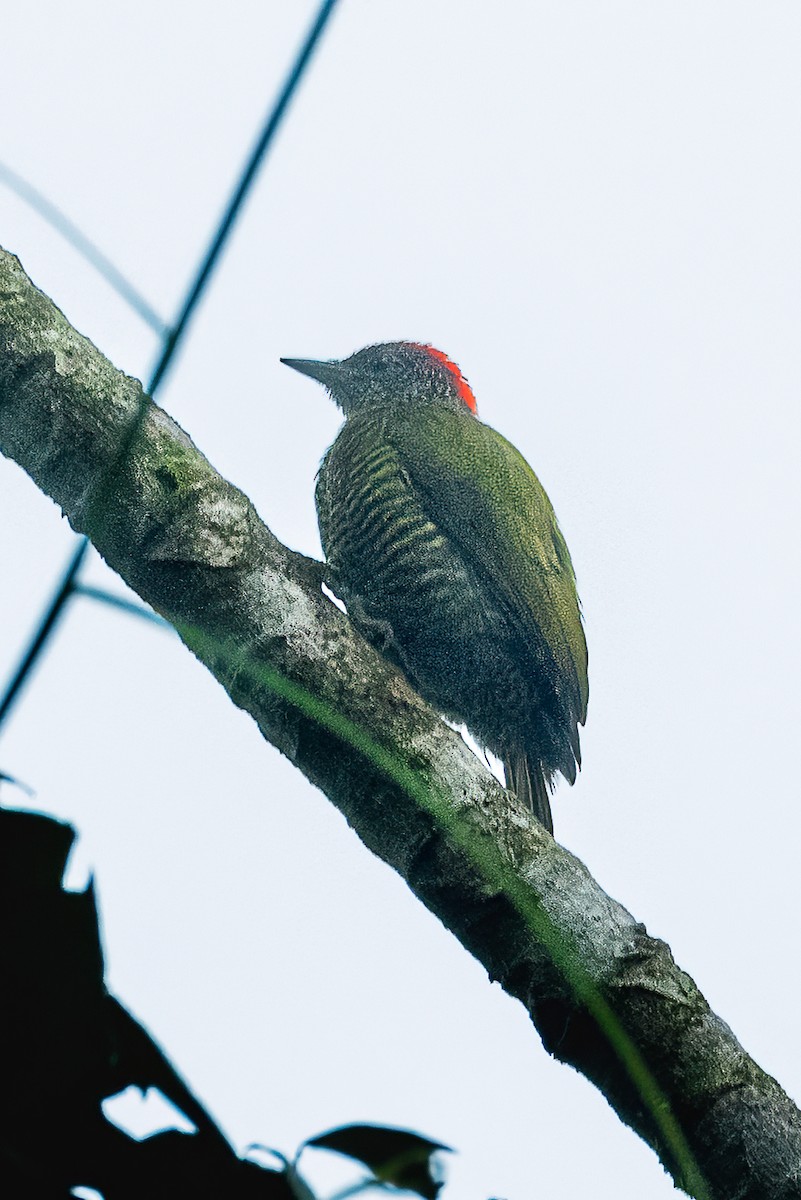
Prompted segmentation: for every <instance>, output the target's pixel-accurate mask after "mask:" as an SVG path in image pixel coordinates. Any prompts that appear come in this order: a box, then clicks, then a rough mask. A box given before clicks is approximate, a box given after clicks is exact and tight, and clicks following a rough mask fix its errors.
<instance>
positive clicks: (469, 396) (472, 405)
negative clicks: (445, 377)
mask: <svg viewBox="0 0 801 1200" xmlns="http://www.w3.org/2000/svg"><path fill="white" fill-rule="evenodd" d="M423 349H424V350H427V351H428V353H429V354H430V355H431V357H432V358H435V359H436V360H437V362H439V363H442V365H443V367H447V368H448V370H449V371H450V373H451V375H452V376H453V377H454V379H455V380H456V391H457V392H458V393H459V398H460V399H461V400H464V402H465V404H466V405H467V407H468V408H469V409H470V411H471V413H475V414H476V416H478V405H477V404H476V398H475V396H474V395H473V390H472V388H471V387H470V384H469V383H468V382H467V380H466V379H465V377H464V375H463V374H462V372H461V371H460V369H459V367H457V365H456V363H455V362H454V361H453V359H451V358H448V356H447V354H443V352H442V351H441V350H435V349H434V347H433V346H424V347H423Z"/></svg>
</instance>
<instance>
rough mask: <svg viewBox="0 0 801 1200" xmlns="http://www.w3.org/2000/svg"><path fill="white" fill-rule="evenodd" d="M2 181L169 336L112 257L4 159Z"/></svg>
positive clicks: (0, 165)
mask: <svg viewBox="0 0 801 1200" xmlns="http://www.w3.org/2000/svg"><path fill="white" fill-rule="evenodd" d="M0 183H4V184H5V185H6V187H8V188H9V189H10V190H11V191H12V192H14V194H15V195H16V196H19V198H20V200H24V201H25V203H26V204H28V205H29V206H30V207H31V208H32V209H33V210H34V212H37V213H38V214H39V216H40V217H42V218H43V219H44V220H45V221H47V223H48V224H49V225H52V226H53V228H54V229H56V230H57V231H58V232H59V233H60V234H61V236H62V237H63V238H65V239H66V241H68V242H69V244H70V245H71V246H72V247H73V248H74V249H75V250H77V251H78V253H79V254H81V255H83V257H84V258H85V259H86V261H87V262H88V263H90V264H91V266H93V267H94V269H95V270H96V271H97V272H98V274H100V275H102V276H103V278H104V279H105V281H106V283H109V284H110V285H111V286H112V287H113V288H114V291H115V292H117V294H118V295H119V296H122V298H123V300H125V302H126V303H127V304H128V305H130V307H131V308H132V309H133V310H134V312H137V313H138V314H139V316H140V317H141V318H142V320H143V321H145V322H146V323H147V324H148V325H149V326H150V328H151V329H153V330H155V332H156V333H157V334H158V335H159V337H162V338H163V337H166V336H167V334H168V332H169V327H168V325H167V322H166V321H165V320H163V318H162V317H160V316H159V314H158V313H157V312H156V310H155V309H154V308H153V306H152V305H151V304H150V303H149V302H148V301H147V300H146V299H145V297H144V296H143V295H142V293H141V292H139V291H137V289H136V288H135V287H134V285H133V284H132V283H131V281H130V280H129V279H126V278H125V276H124V275H123V273H122V271H120V270H119V268H117V267H115V266H114V263H113V262H112V261H111V259H109V258H106V256H105V254H104V253H103V251H102V250H100V249H99V248H98V247H97V246H96V245H95V244H94V242H93V241H91V240H90V239H89V238H88V237H87V236H86V234H85V233H83V232H82V231H81V230H80V229H79V228H78V226H77V225H76V224H75V223H74V222H73V221H71V220H70V219H69V217H68V216H66V215H65V214H64V213H63V212H62V211H61V209H60V208H56V206H55V204H53V203H51V201H50V200H48V198H47V196H44V195H42V193H41V192H40V191H39V190H38V188H35V187H34V186H33V184H32V183H28V181H27V179H23V178H22V176H21V175H18V174H17V172H16V171H12V170H11V168H10V167H7V166H6V165H5V163H2V162H0Z"/></svg>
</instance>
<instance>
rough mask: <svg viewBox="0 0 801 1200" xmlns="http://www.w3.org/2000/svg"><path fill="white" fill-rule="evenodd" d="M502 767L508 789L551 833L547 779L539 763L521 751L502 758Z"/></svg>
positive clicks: (551, 818)
mask: <svg viewBox="0 0 801 1200" xmlns="http://www.w3.org/2000/svg"><path fill="white" fill-rule="evenodd" d="M503 769H504V771H505V772H506V786H507V788H508V789H509V791H510V792H514V794H515V795H516V796H517V798H518V800H522V801H523V803H524V804H526V805H528V807H529V808H530V809H531V811H532V812H533V813H534V816H535V817H536V818H537V820H538V821H539V822H540V824H541V825H544V826H545V828H546V829H547V830H548V832H549V833H553V817H552V816H551V801H550V796H549V792H548V781H547V780H546V778H545V773H544V771H543V769H542V766H541V765H540V763H538V762H537V761H536V760H535V759H530V758H529V757H528V755H527V754H525V753H523V752H522V751H521V752H518V753H514V754H510V755H509V757H508V758H504V760H503Z"/></svg>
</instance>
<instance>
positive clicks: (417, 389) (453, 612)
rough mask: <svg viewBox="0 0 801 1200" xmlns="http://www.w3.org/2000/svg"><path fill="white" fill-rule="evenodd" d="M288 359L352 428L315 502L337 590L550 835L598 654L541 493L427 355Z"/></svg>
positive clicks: (405, 350) (408, 351) (413, 348)
mask: <svg viewBox="0 0 801 1200" xmlns="http://www.w3.org/2000/svg"><path fill="white" fill-rule="evenodd" d="M281 361H282V362H284V363H286V365H287V366H289V367H294V369H295V370H296V371H300V372H301V373H302V374H304V375H310V376H311V377H312V379H317V380H319V382H320V383H322V384H324V386H325V387H326V388H327V389H328V391H329V392H330V394H331V396H332V398H333V399H334V400H335V401H336V403H337V404H338V405H339V407H340V408H341V409H342V411H343V413H344V414H345V423H344V425H343V426H342V428H341V430H340V432H339V434H338V435H337V438H336V440H335V441H334V444H333V445H332V446H331V448H330V449H329V450H328V452H327V454H326V455H325V458H324V459H323V462H322V465H321V467H320V474H319V476H318V480H317V492H316V500H317V514H318V519H319V522H320V535H321V538H322V544H323V550H324V552H325V556H326V560H327V564H328V566H327V571H328V575H327V581H328V583H329V586H330V588H331V590H332V591H333V592H334V593H335V594H336V595H337V596H339V597H340V598H341V599H342V600H344V602H345V604H346V605H347V609H348V613H349V615H350V617H351V619H352V620H353V622H354V624H355V625H356V626H357V628H358V629H360V630H361V632H362V633H363V634H364V636H365V637H366V638H367V639H368V640H369V641H371V642H372V643H373V644H374V645H375V646H376V647H377V648H378V649H379V650H380V651H381V652H382V653H383V654H385V655H386V656H387V657H388V658H390V659H391V660H392V661H393V662H395V663H396V664H397V665H398V666H400V667H401V669H402V670H403V671H404V672H405V674H406V676H407V677H408V679H409V681H410V682H411V684H412V685H413V686H414V687H415V688H416V689H417V690H418V691H419V692H420V694H421V695H422V696H423V697H424V698H425V699H426V700H428V701H429V702H430V703H431V704H432V705H433V706H434V707H435V708H437V709H438V710H439V711H440V712H441V713H443V714H444V715H445V716H447V717H449V718H450V719H451V720H452V721H457V722H463V723H464V724H465V725H466V726H467V728H468V729H469V730H470V732H471V733H472V734H473V736H474V737H475V738H476V740H477V741H478V742H480V743H481V744H482V745H483V746H484V747H486V748H487V749H489V750H492V751H493V752H494V753H495V754H497V755H499V756H500V758H501V759H502V760H503V763H504V767H505V770H506V782H507V786H508V787H509V788H511V789H512V790H513V791H514V792H516V794H517V795H518V797H519V798H520V799H521V800H523V801H524V802H525V803H527V804H528V805H530V807H531V808H532V810H533V812H534V813H535V815H536V816H537V817H538V818H539V820H540V821H541V822H542V823H543V825H545V826H546V827H547V828H548V829H550V830H553V824H552V820H551V809H550V803H549V798H548V794H549V788H550V786H551V785H552V781H553V777H554V774H555V773H556V772H557V771H561V773H562V774H563V775H564V776H565V777H566V778H567V779H569V780H570V782H571V783H573V781H574V780H575V778H576V768H577V766H578V765H579V764H580V761H581V756H580V750H579V736H578V726H579V725H583V724H584V720H585V717H586V714H587V692H588V689H587V645H586V642H585V640H584V630H583V628H582V622H581V614H580V611H579V602H578V596H577V594H576V579H575V574H574V572H573V565H572V563H571V561H570V555H569V553H568V550H567V546H566V545H565V541H564V538H563V537H562V534H561V532H560V530H559V526H558V525H557V523H556V517H555V515H554V511H553V508H552V507H551V503H550V501H549V500H548V497H547V496H546V494H545V491H544V489H543V487H542V484H541V483H540V482H539V480H538V479H537V476H536V475H535V474H534V472H533V471H532V469H531V467H530V466H529V465H528V463H527V462H526V460H525V459H524V458H523V456H522V455H521V454H520V453H519V452H518V451H517V450H516V449H515V447H514V446H512V445H511V444H510V443H509V442H507V441H506V439H505V438H504V437H502V436H501V434H499V433H497V432H496V431H495V430H494V429H491V428H490V426H489V425H484V424H483V422H481V421H480V420H479V419H478V417H477V415H476V401H475V397H474V396H473V393H472V391H471V389H470V386H469V384H468V383H467V380H466V379H465V378H464V376H463V375H462V373H461V371H460V370H459V368H458V367H457V366H456V364H455V363H453V362H451V360H450V359H449V358H448V357H447V356H446V355H445V354H443V353H442V352H441V351H439V350H434V349H433V348H432V347H431V346H424V345H418V344H417V343H413V342H390V343H387V344H384V345H379V346H368V347H366V349H364V350H359V351H358V352H357V353H356V354H352V355H351V356H350V358H346V359H343V360H342V361H333V362H316V361H313V360H309V359H296V358H284V359H282V360H281Z"/></svg>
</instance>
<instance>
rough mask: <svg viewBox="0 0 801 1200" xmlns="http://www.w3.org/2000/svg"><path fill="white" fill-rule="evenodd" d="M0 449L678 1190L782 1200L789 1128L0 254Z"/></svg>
mask: <svg viewBox="0 0 801 1200" xmlns="http://www.w3.org/2000/svg"><path fill="white" fill-rule="evenodd" d="M0 449H2V451H3V453H4V454H6V455H8V457H10V458H12V459H14V460H15V461H16V462H17V463H19V465H20V466H22V467H23V468H24V469H25V470H26V471H27V472H28V474H29V475H30V476H31V477H32V478H33V480H34V481H35V482H36V483H37V484H38V486H39V487H40V488H41V489H42V490H43V491H44V492H46V493H47V494H48V495H49V496H51V497H52V498H53V499H54V500H55V501H56V502H57V503H58V504H60V505H61V507H62V509H63V510H64V512H65V514H66V515H67V517H68V518H69V521H70V523H71V524H72V526H73V528H75V529H76V530H78V531H80V532H83V533H85V534H87V535H88V536H89V537H90V538H91V539H92V541H93V543H94V545H95V546H96V547H97V549H98V550H99V552H100V553H101V554H102V555H103V557H104V558H105V559H106V561H107V562H108V563H109V564H110V566H112V567H113V568H114V570H115V571H117V572H119V574H120V575H121V576H122V578H123V579H124V580H125V581H126V582H127V583H128V584H130V586H131V587H132V588H134V589H135V591H137V592H138V593H139V595H140V596H141V597H142V599H143V600H145V601H146V602H147V603H148V604H150V605H152V607H153V608H155V609H156V610H157V611H158V612H159V613H161V614H163V616H164V617H166V618H167V619H168V620H169V621H171V622H172V623H173V624H174V625H175V627H176V628H177V629H178V632H179V633H180V635H181V637H182V638H183V639H184V641H185V642H186V643H187V645H188V646H189V647H190V649H192V650H193V652H194V653H195V654H196V655H197V656H198V657H199V658H200V659H201V661H203V662H204V663H205V664H206V666H207V667H208V668H209V669H210V670H211V671H212V672H213V674H214V675H215V676H216V678H217V679H218V680H219V681H220V683H222V685H223V686H224V687H225V688H226V690H227V691H228V693H229V695H230V696H231V699H232V700H233V701H234V703H235V704H237V705H239V706H240V707H241V708H244V709H245V710H246V711H247V712H249V713H250V714H251V715H252V716H253V717H254V719H255V720H256V722H257V723H258V725H259V728H260V729H261V731H262V733H263V735H264V736H265V738H267V739H268V740H269V741H270V742H272V743H273V744H274V745H275V746H277V747H278V748H279V749H280V750H281V751H282V752H283V753H284V754H285V755H286V756H287V757H288V758H289V759H290V760H291V761H292V762H293V763H294V764H295V765H296V766H298V767H299V768H300V770H302V771H303V772H304V774H305V775H306V776H307V777H308V778H309V779H310V780H311V781H312V782H313V783H315V784H316V785H317V786H318V787H319V788H321V789H322V790H323V791H324V792H325V793H326V795H327V796H328V797H329V798H330V799H331V801H332V802H333V803H334V804H335V805H336V806H337V807H338V808H339V809H340V810H341V811H342V812H343V814H344V815H345V817H346V818H347V820H348V821H349V823H350V824H351V825H352V826H353V828H354V829H355V831H356V832H357V834H358V835H359V837H360V838H361V839H362V841H364V843H365V844H366V845H367V846H368V847H369V848H370V849H371V850H372V851H373V852H374V853H375V854H377V855H379V857H381V858H382V859H383V860H384V861H385V862H387V863H389V864H390V866H392V867H394V869H395V870H396V871H398V872H399V873H400V874H401V875H402V876H403V878H404V879H405V880H406V881H407V883H408V884H409V886H410V887H411V889H412V890H413V891H414V892H415V894H416V895H417V896H418V897H419V898H420V899H421V900H422V901H423V903H424V904H425V905H426V906H427V907H428V908H429V909H430V910H431V911H432V912H434V913H435V914H436V915H437V916H438V917H439V918H440V920H441V921H442V922H443V923H444V924H445V925H446V926H447V927H448V928H449V929H450V930H451V931H452V932H453V933H454V934H455V936H456V937H458V938H459V940H460V941H461V942H462V944H463V945H464V946H465V947H466V948H467V949H468V950H469V951H470V953H471V954H473V955H475V957H476V958H478V959H479V960H480V962H482V963H483V964H484V966H485V967H486V969H487V971H488V972H489V975H490V977H491V978H492V979H496V980H498V981H499V982H500V983H501V985H502V986H503V987H504V989H505V990H506V991H507V992H508V993H509V994H510V995H513V996H515V997H517V998H518V999H519V1000H520V1001H521V1002H522V1003H523V1004H524V1005H525V1006H526V1008H527V1010H528V1012H529V1013H530V1014H531V1017H532V1020H533V1021H534V1023H535V1025H536V1027H537V1029H538V1030H539V1033H540V1036H541V1037H542V1040H543V1043H544V1045H545V1047H546V1049H547V1050H548V1051H549V1052H550V1053H551V1054H553V1055H555V1056H556V1057H557V1058H559V1059H561V1060H563V1061H564V1062H568V1063H570V1064H571V1065H572V1066H574V1067H576V1068H577V1069H578V1070H580V1071H582V1072H583V1073H584V1074H585V1075H586V1076H587V1077H588V1078H589V1079H591V1080H592V1081H593V1082H594V1083H595V1084H596V1085H597V1086H598V1087H599V1088H600V1089H601V1091H602V1092H603V1093H604V1095H605V1096H606V1097H607V1099H608V1100H609V1103H610V1104H611V1105H612V1106H613V1107H614V1109H615V1110H616V1112H617V1113H618V1115H619V1116H620V1117H621V1119H622V1120H623V1121H625V1122H626V1123H627V1124H629V1125H630V1126H631V1127H632V1128H633V1129H635V1130H636V1131H637V1132H638V1133H639V1134H640V1135H641V1136H642V1137H643V1138H645V1140H646V1141H647V1142H648V1143H649V1144H650V1145H651V1146H653V1148H654V1149H655V1151H656V1152H657V1154H658V1155H659V1157H660V1159H661V1160H662V1162H663V1163H664V1165H665V1166H666V1168H667V1169H668V1170H669V1171H670V1172H671V1174H672V1175H673V1176H674V1178H675V1179H676V1182H677V1183H678V1184H679V1186H681V1187H683V1188H684V1189H685V1190H687V1191H688V1192H689V1193H690V1194H692V1195H695V1196H698V1197H710V1198H713V1197H714V1198H715V1200H718V1198H719V1200H724V1198H725V1200H735V1198H737V1200H746V1198H747V1200H757V1198H759V1200H762V1198H764V1200H767V1198H768V1197H770V1200H784V1198H787V1200H789V1198H790V1197H799V1196H801V1114H799V1112H798V1110H797V1109H796V1108H795V1106H794V1105H793V1104H792V1102H791V1101H790V1100H789V1098H788V1097H787V1096H786V1094H785V1093H784V1092H783V1091H782V1089H781V1088H780V1087H779V1085H778V1084H777V1083H776V1081H775V1080H774V1079H772V1078H771V1077H770V1076H768V1075H766V1074H765V1073H764V1072H763V1071H762V1070H761V1069H760V1068H759V1067H758V1066H757V1064H756V1063H754V1062H753V1060H752V1059H751V1058H749V1056H748V1055H747V1054H746V1053H745V1051H744V1050H743V1048H742V1047H741V1046H740V1045H739V1043H738V1042H737V1040H736V1039H735V1037H734V1035H733V1034H732V1032H731V1030H730V1029H729V1028H728V1026H726V1025H725V1024H724V1023H723V1021H721V1020H720V1019H719V1018H718V1017H716V1016H715V1015H714V1014H713V1013H712V1012H711V1011H710V1009H709V1006H708V1004H707V1003H706V1001H705V1000H704V998H703V996H702V995H701V994H700V992H699V991H698V989H697V987H696V986H695V984H694V983H693V981H692V980H691V979H690V978H689V976H687V975H686V974H685V973H684V972H682V971H680V970H679V969H678V968H677V967H676V965H675V964H674V962H673V959H672V957H671V954H670V951H669V949H668V947H667V946H666V945H665V943H663V942H661V941H658V940H657V939H654V938H651V937H649V936H648V935H647V933H646V931H645V928H644V927H643V926H642V925H641V924H639V923H638V922H637V921H635V920H634V918H633V917H632V916H631V915H630V914H629V913H628V912H627V911H626V910H625V909H624V908H623V907H622V906H621V905H619V904H618V903H616V902H615V901H614V900H612V899H611V898H610V897H608V896H607V895H606V894H605V893H604V892H603V891H602V890H601V888H600V887H599V886H598V885H597V884H596V883H595V881H594V880H593V879H592V877H591V876H590V874H589V872H588V871H587V870H586V868H585V867H584V866H583V864H582V863H580V862H579V861H578V860H577V859H576V858H574V857H573V856H572V855H571V854H569V853H568V852H567V851H565V850H563V849H562V848H561V847H560V846H558V845H557V844H556V843H555V842H554V841H553V839H552V838H551V837H550V836H549V835H548V834H547V833H546V832H545V831H544V830H543V829H542V828H541V827H540V826H539V825H538V824H537V823H536V822H535V821H534V820H533V819H532V817H531V816H530V815H529V814H528V813H527V812H524V811H523V810H522V809H521V807H520V806H519V805H518V803H517V802H516V800H515V799H514V798H513V797H511V796H509V795H508V794H507V793H506V792H504V790H503V789H502V788H501V787H500V785H499V784H498V783H497V782H496V781H495V780H494V779H493V777H492V776H491V775H490V774H489V772H488V771H486V770H485V768H484V767H483V765H482V764H481V762H479V760H478V759H477V758H476V757H475V756H474V755H473V754H472V753H471V752H470V750H469V749H468V748H467V747H466V746H465V744H464V743H463V741H462V739H461V738H460V737H459V736H458V735H457V734H455V733H453V732H452V731H451V730H450V729H449V728H448V727H447V726H446V725H445V724H444V723H443V722H442V721H441V720H440V719H439V718H438V717H437V715H436V714H435V713H433V712H432V711H431V710H430V709H429V708H428V707H427V706H426V705H425V704H424V703H423V702H422V700H421V699H420V698H419V697H418V696H417V695H416V694H415V693H414V692H413V691H412V690H411V689H410V688H409V686H408V684H407V683H406V682H405V680H404V679H403V678H402V676H401V675H400V674H399V673H398V672H397V671H396V670H395V669H394V668H393V667H392V666H390V665H389V664H388V663H387V662H385V661H384V660H383V659H382V658H381V657H380V656H379V655H378V654H377V653H376V652H375V651H374V650H373V649H372V648H371V647H370V646H369V645H367V644H366V643H365V642H364V641H363V640H362V639H361V638H360V637H359V636H358V635H357V634H356V633H355V631H354V630H353V629H352V627H351V625H350V623H349V622H348V620H347V618H346V617H345V616H344V615H343V614H342V613H341V612H340V611H339V610H338V609H337V608H336V607H335V606H334V605H332V604H331V603H330V602H329V601H328V600H327V599H326V598H325V596H324V595H323V594H322V592H321V590H320V582H321V578H322V571H321V566H320V564H319V563H315V562H313V561H312V560H310V559H307V558H304V557H303V556H302V555H299V554H295V553H293V552H292V551H290V550H288V549H287V548H286V547H285V546H283V545H281V543H280V542H278V541H277V539H276V538H275V537H274V536H273V535H272V533H271V532H270V531H269V529H267V528H266V526H265V525H264V524H263V523H262V522H261V521H260V520H259V518H258V516H257V514H256V512H255V510H254V509H253V506H252V505H251V504H250V502H249V500H248V499H247V498H246V497H245V496H244V495H243V494H242V493H241V492H240V491H238V490H237V489H236V488H235V487H233V486H232V485H231V484H229V483H227V482H226V481H225V480H224V479H222V478H221V477H220V476H219V475H217V474H216V472H215V471H214V470H213V468H212V467H211V466H210V465H209V463H208V462H207V461H206V459H205V458H204V457H203V456H202V455H201V454H200V452H199V451H198V450H197V449H196V448H195V447H194V445H193V444H192V442H191V441H190V439H189V438H188V437H187V435H186V434H185V433H184V432H183V431H182V430H181V429H180V428H179V427H178V426H177V425H176V424H175V423H174V422H173V421H172V420H171V419H170V417H168V416H167V414H166V413H165V412H164V411H163V410H162V409H160V408H158V407H157V406H156V405H154V404H153V403H152V402H151V401H150V400H148V398H147V397H146V396H144V394H143V392H142V388H141V385H140V384H139V383H138V382H137V381H136V380H133V379H131V378H129V377H127V376H125V375H123V374H121V373H120V372H119V371H117V370H116V369H115V368H114V367H113V366H112V365H111V364H110V363H109V362H108V361H107V360H106V359H105V358H104V357H103V356H102V355H101V354H100V353H99V352H98V350H97V349H96V348H95V347H94V346H93V345H92V344H91V343H90V342H89V341H87V339H85V338H83V337H82V336H81V335H80V334H78V333H77V332H76V331H75V330H74V329H72V327H71V326H70V325H69V324H68V322H67V321H66V319H65V317H64V316H63V315H62V313H61V312H60V311H59V310H58V309H57V308H56V307H55V305H54V304H53V303H52V301H50V300H49V299H48V298H47V297H46V296H44V295H42V293H40V292H39V291H37V290H36V289H35V288H34V287H33V285H32V284H31V282H30V281H29V280H28V278H27V276H26V275H25V274H24V272H23V271H22V268H21V267H20V265H19V263H18V261H17V260H16V259H15V258H14V257H13V256H12V255H10V254H7V253H6V252H4V251H2V250H0Z"/></svg>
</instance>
